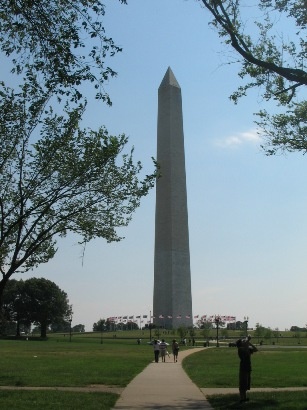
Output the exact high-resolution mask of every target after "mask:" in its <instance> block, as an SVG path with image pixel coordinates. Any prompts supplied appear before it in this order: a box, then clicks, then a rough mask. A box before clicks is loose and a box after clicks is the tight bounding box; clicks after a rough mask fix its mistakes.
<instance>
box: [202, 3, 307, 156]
mask: <svg viewBox="0 0 307 410" xmlns="http://www.w3.org/2000/svg"><path fill="white" fill-rule="evenodd" d="M201 3H202V4H203V5H204V6H205V7H206V8H207V10H209V11H210V13H211V14H212V16H213V21H212V22H211V24H212V25H213V26H214V27H215V28H216V29H217V30H218V34H219V36H220V37H221V38H222V39H224V41H225V43H226V44H230V45H231V46H232V47H233V49H234V50H235V51H236V52H237V53H238V54H239V56H240V57H241V60H240V61H241V64H242V66H241V70H240V71H239V77H240V78H242V79H246V78H249V80H247V82H246V83H245V84H244V85H242V86H240V87H239V88H238V90H237V91H235V92H234V93H233V94H232V95H231V96H230V98H231V99H232V100H233V101H234V102H235V103H237V101H238V99H239V98H240V97H242V96H245V95H246V93H247V91H248V90H249V89H251V88H253V87H257V88H258V87H260V88H261V89H262V90H263V98H264V99H265V100H273V101H274V102H275V101H276V103H277V113H276V114H273V115H271V114H269V113H268V112H267V111H266V110H262V111H260V112H259V113H258V116H259V119H258V120H257V121H256V123H257V124H258V125H259V127H260V128H261V134H262V135H263V137H264V139H265V143H264V145H263V146H262V148H263V149H264V151H265V152H266V154H267V155H274V154H276V153H277V152H278V151H280V150H281V151H289V152H292V151H302V152H303V153H306V152H307V132H306V131H307V101H306V99H305V96H304V89H305V87H306V85H307V71H306V68H305V61H306V57H307V42H306V28H307V13H306V1H305V0H287V1H285V0H259V1H258V7H257V11H258V13H259V14H258V17H256V21H255V23H254V26H253V27H252V28H250V32H249V34H247V33H246V27H247V24H246V21H245V20H246V19H247V16H248V17H249V19H248V20H249V21H250V17H251V15H252V11H253V10H254V8H255V7H253V6H251V5H250V4H248V7H245V4H244V3H245V2H244V1H240V0H201ZM285 22H286V24H285ZM291 23H292V26H291ZM285 27H286V28H287V33H285ZM255 31H256V32H257V35H256V36H255Z"/></svg>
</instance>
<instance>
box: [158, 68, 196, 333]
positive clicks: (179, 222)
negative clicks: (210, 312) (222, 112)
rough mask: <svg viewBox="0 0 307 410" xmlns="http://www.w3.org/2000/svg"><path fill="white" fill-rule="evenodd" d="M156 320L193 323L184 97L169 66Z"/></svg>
mask: <svg viewBox="0 0 307 410" xmlns="http://www.w3.org/2000/svg"><path fill="white" fill-rule="evenodd" d="M157 161H158V163H159V164H160V173H161V177H160V178H159V179H158V181H157V186H156V220H155V260H154V297H153V316H154V320H153V322H154V324H156V325H157V326H163V327H165V328H167V329H171V328H178V327H180V326H186V327H190V326H192V325H193V318H192V295H191V271H190V249H189V228H188V209H187V190H186V174H185V155H184V136H183V119H182V100H181V89H180V86H179V84H178V82H177V80H176V78H175V76H174V74H173V72H172V70H171V69H170V68H168V70H167V71H166V74H165V76H164V78H163V80H162V82H161V84H160V87H159V91H158V131H157Z"/></svg>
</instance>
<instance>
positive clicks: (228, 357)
mask: <svg viewBox="0 0 307 410" xmlns="http://www.w3.org/2000/svg"><path fill="white" fill-rule="evenodd" d="M183 367H184V369H185V371H186V372H187V374H188V375H189V377H190V378H191V379H192V380H193V382H194V383H195V384H196V385H197V386H199V387H237V386H238V373H239V358H238V354H237V349H236V348H212V349H207V350H203V351H201V352H199V353H197V354H194V355H191V356H189V357H187V358H186V359H185V360H184V362H183ZM252 369H253V371H252V387H306V386H307V349H299V348H297V349H286V348H281V349H276V348H274V349H265V348H260V349H259V351H258V352H257V353H255V354H253V356H252ZM306 409H307V406H306Z"/></svg>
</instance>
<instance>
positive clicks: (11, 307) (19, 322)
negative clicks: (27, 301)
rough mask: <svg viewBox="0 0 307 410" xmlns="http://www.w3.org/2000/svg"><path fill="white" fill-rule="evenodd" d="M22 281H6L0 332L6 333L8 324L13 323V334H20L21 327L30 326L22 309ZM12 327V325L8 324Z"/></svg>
mask: <svg viewBox="0 0 307 410" xmlns="http://www.w3.org/2000/svg"><path fill="white" fill-rule="evenodd" d="M23 287H24V282H23V281H22V280H20V281H18V280H15V279H12V280H10V281H9V282H8V284H7V286H6V288H5V292H4V295H3V312H4V318H3V321H2V324H1V325H2V326H1V333H7V331H8V326H7V325H8V324H9V323H15V324H16V325H15V334H16V336H20V332H21V329H22V328H23V327H27V328H30V326H31V322H30V321H29V318H28V316H27V314H26V312H25V310H24V304H23ZM10 328H11V329H12V327H11V326H10Z"/></svg>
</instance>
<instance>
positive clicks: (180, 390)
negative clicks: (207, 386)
mask: <svg viewBox="0 0 307 410" xmlns="http://www.w3.org/2000/svg"><path fill="white" fill-rule="evenodd" d="M200 350H202V349H200V348H195V349H189V350H185V351H182V352H181V351H180V352H179V357H178V362H177V363H174V362H173V357H172V355H171V357H170V358H168V357H167V358H166V362H165V363H162V362H161V361H160V362H159V363H154V362H153V363H151V364H149V365H148V366H147V367H146V368H145V369H144V370H143V371H142V372H141V373H140V374H138V375H137V376H136V377H135V378H134V379H133V380H132V381H131V382H130V383H129V384H128V386H127V387H126V388H125V389H124V391H123V392H122V394H121V396H120V398H119V399H118V401H117V402H116V405H115V407H114V409H116V410H118V409H125V410H127V409H130V410H132V409H147V410H149V409H150V410H157V409H163V410H169V409H182V410H183V409H184V410H190V409H204V410H205V409H207V410H209V409H211V410H212V407H211V406H210V404H209V402H208V401H207V400H206V397H205V395H204V394H203V393H202V391H201V390H200V389H199V388H198V387H197V386H196V385H195V384H194V383H192V381H191V379H190V378H189V377H188V376H187V374H186V373H185V371H184V370H183V368H182V366H181V361H182V360H183V359H184V358H185V357H186V356H188V355H190V354H192V353H195V352H199V351H200Z"/></svg>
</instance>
